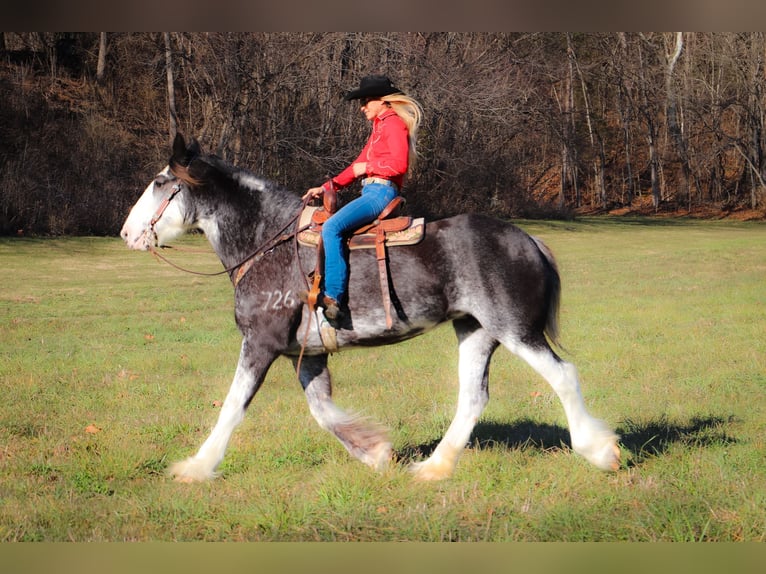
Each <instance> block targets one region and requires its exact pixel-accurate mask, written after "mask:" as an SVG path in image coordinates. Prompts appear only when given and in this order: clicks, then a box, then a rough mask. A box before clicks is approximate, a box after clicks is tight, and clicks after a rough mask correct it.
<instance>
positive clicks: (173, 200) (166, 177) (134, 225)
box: [120, 134, 200, 251]
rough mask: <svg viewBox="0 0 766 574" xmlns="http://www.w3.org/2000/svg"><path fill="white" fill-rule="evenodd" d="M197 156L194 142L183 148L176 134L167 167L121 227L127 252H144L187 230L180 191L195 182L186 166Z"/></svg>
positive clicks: (150, 185) (183, 145)
mask: <svg viewBox="0 0 766 574" xmlns="http://www.w3.org/2000/svg"><path fill="white" fill-rule="evenodd" d="M199 155H200V147H199V144H198V143H197V141H196V140H194V139H192V141H191V143H190V144H189V146H188V147H187V145H186V142H185V141H184V138H183V136H182V135H181V134H177V135H176V137H175V141H174V142H173V155H172V156H171V158H170V161H169V163H168V166H167V167H166V168H165V169H164V170H162V171H161V172H160V173H159V174H157V176H156V177H155V178H154V180H153V181H152V182H151V183H150V184H149V185H148V186H147V187H146V189H145V190H144V192H143V194H141V197H140V198H139V199H138V201H137V202H136V204H135V205H134V206H133V208H132V209H131V210H130V214H129V215H128V218H127V219H126V220H125V224H124V225H123V226H122V231H121V232H120V236H121V237H122V238H123V239H124V240H125V243H127V245H128V247H129V248H130V249H138V250H142V251H146V250H148V249H151V248H153V247H158V246H161V245H164V244H166V243H167V242H168V241H170V240H172V239H174V238H176V237H178V236H179V235H183V234H184V233H186V232H187V231H188V230H189V222H187V221H186V220H185V217H184V209H183V207H184V198H183V196H184V193H183V192H187V191H188V189H189V187H190V186H193V185H195V184H196V183H197V181H196V179H195V178H194V177H193V176H192V175H191V173H190V170H189V166H190V165H191V163H192V161H194V159H195V158H196V157H197V156H199Z"/></svg>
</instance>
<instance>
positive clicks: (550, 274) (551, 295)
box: [532, 237, 563, 349]
mask: <svg viewBox="0 0 766 574" xmlns="http://www.w3.org/2000/svg"><path fill="white" fill-rule="evenodd" d="M532 240H533V241H534V242H535V245H537V248H538V249H539V250H540V253H541V254H542V256H543V259H545V262H546V266H545V267H546V269H545V270H546V273H545V279H546V284H545V296H546V299H547V302H548V317H547V318H546V320H545V330H544V332H545V335H546V336H547V337H548V339H549V340H550V341H551V342H552V343H553V344H554V345H556V346H557V347H559V348H562V349H563V346H562V345H561V342H560V341H559V306H560V303H561V276H560V275H559V268H558V265H557V264H556V258H555V257H554V256H553V252H552V251H551V250H550V249H549V248H548V246H547V245H546V244H545V243H543V241H542V239H539V238H537V237H532Z"/></svg>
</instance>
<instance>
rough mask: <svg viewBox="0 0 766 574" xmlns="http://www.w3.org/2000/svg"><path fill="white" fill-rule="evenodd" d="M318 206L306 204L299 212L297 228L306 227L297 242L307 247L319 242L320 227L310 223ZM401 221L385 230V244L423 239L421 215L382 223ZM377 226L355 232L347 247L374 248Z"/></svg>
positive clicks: (414, 242)
mask: <svg viewBox="0 0 766 574" xmlns="http://www.w3.org/2000/svg"><path fill="white" fill-rule="evenodd" d="M317 209H321V208H320V207H315V206H311V205H310V206H307V207H306V209H304V210H303V213H302V214H301V218H300V223H299V224H298V226H299V228H303V227H306V226H307V225H310V226H309V227H306V229H304V230H303V231H301V232H300V233H298V243H300V244H301V245H305V246H307V247H316V246H317V245H318V244H319V238H320V234H321V227H319V226H316V225H312V224H311V219H312V216H313V215H314V212H315V211H316V210H317ZM399 221H401V225H396V226H395V228H396V230H395V231H386V246H387V247H390V246H393V245H415V244H416V243H419V242H420V240H421V239H423V235H424V234H425V219H424V218H423V217H418V218H415V219H413V218H411V217H396V218H392V219H384V220H383V222H384V225H386V226H388V225H389V224H390V223H393V222H399ZM376 229H377V227H372V228H371V229H369V230H367V231H365V232H364V233H356V234H354V235H352V236H351V238H350V239H349V243H348V247H349V249H374V248H375V237H376Z"/></svg>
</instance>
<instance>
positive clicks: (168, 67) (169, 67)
mask: <svg viewBox="0 0 766 574" xmlns="http://www.w3.org/2000/svg"><path fill="white" fill-rule="evenodd" d="M163 37H164V39H165V71H166V73H167V78H168V115H169V123H170V142H171V144H172V142H173V140H174V139H175V137H176V133H178V114H177V113H176V89H175V85H174V82H173V58H172V51H171V49H170V32H163Z"/></svg>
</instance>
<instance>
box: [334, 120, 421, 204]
mask: <svg viewBox="0 0 766 574" xmlns="http://www.w3.org/2000/svg"><path fill="white" fill-rule="evenodd" d="M362 161H363V162H367V174H366V175H365V177H383V178H385V179H390V180H391V181H392V182H394V183H395V184H396V185H397V186H398V187H399V188H400V189H401V187H402V184H403V183H404V176H405V174H406V173H407V167H408V166H409V137H408V133H407V126H406V125H405V124H404V122H403V121H402V119H401V118H400V117H399V116H398V115H396V112H395V111H393V110H387V111H385V112H383V113H382V114H380V115H379V116H377V117H376V118H375V119H374V120H372V133H371V134H370V137H369V139H368V140H367V143H366V144H365V145H364V147H363V148H362V151H361V153H360V154H359V157H357V158H356V159H355V160H354V161H353V163H352V164H351V165H349V166H348V167H347V168H346V169H344V170H343V171H342V172H340V173H339V174H338V175H336V176H335V177H333V178H332V179H330V180H329V181H327V182H325V184H324V187H325V188H326V189H328V188H329V187H330V186H333V187H334V188H335V189H338V188H342V187H346V186H347V185H349V184H351V183H353V181H354V180H355V179H356V176H355V175H354V168H353V165H354V163H358V162H362Z"/></svg>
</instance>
